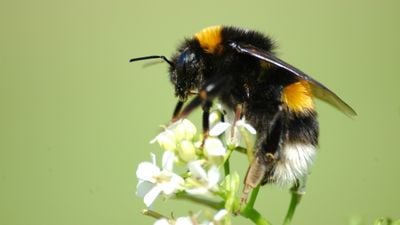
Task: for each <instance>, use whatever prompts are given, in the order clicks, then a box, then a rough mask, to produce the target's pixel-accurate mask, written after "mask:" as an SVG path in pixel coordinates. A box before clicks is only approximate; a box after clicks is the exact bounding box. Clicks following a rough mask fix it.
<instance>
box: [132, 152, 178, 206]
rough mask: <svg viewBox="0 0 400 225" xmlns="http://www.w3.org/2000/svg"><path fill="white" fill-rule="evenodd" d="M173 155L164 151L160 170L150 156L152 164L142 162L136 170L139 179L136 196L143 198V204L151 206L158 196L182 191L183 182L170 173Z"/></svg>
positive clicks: (153, 158)
mask: <svg viewBox="0 0 400 225" xmlns="http://www.w3.org/2000/svg"><path fill="white" fill-rule="evenodd" d="M174 160H175V154H174V153H173V152H171V151H165V152H164V154H163V158H162V169H160V168H159V167H157V165H156V160H155V155H154V154H152V163H150V162H142V163H140V164H139V166H138V169H137V170H136V176H137V177H138V179H139V182H138V185H137V193H136V194H137V195H138V196H140V197H143V200H144V204H146V206H147V207H149V206H151V204H152V203H153V202H154V200H155V199H156V198H157V197H158V195H160V194H161V193H162V194H165V195H167V196H169V195H172V194H174V193H176V192H177V191H178V190H180V189H182V185H183V183H184V180H183V178H182V177H180V176H179V175H177V174H175V173H173V172H172V169H173V163H174Z"/></svg>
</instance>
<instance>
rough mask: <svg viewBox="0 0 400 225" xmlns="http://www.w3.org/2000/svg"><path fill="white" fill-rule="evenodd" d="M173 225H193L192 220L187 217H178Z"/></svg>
mask: <svg viewBox="0 0 400 225" xmlns="http://www.w3.org/2000/svg"><path fill="white" fill-rule="evenodd" d="M175 225H193V222H192V219H191V218H190V217H188V216H186V217H179V218H178V219H177V220H176V222H175Z"/></svg>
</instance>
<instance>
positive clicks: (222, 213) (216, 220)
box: [207, 209, 228, 225]
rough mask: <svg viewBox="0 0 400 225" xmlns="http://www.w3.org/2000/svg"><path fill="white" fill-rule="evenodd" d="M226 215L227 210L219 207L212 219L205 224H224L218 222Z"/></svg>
mask: <svg viewBox="0 0 400 225" xmlns="http://www.w3.org/2000/svg"><path fill="white" fill-rule="evenodd" d="M227 215H228V210H226V209H221V210H219V211H218V212H217V213H216V214H215V215H214V218H213V221H212V222H210V223H208V224H207V225H217V224H224V223H220V222H221V221H222V220H223V219H224V218H225V217H226V216H227Z"/></svg>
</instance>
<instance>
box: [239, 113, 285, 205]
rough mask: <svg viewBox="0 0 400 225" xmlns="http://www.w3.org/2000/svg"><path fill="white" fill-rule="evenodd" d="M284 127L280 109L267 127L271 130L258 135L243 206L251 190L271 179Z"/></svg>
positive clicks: (244, 191) (242, 201)
mask: <svg viewBox="0 0 400 225" xmlns="http://www.w3.org/2000/svg"><path fill="white" fill-rule="evenodd" d="M283 127H284V126H283V122H282V113H281V110H278V111H277V113H276V114H275V115H274V117H273V120H272V121H271V125H270V127H269V129H268V128H266V130H270V132H268V133H267V134H265V135H263V134H262V133H260V134H259V136H258V137H257V152H256V154H255V157H254V158H253V161H252V162H251V164H250V166H249V168H248V170H247V174H246V177H245V179H244V187H243V192H242V197H241V202H240V204H241V206H242V205H243V204H246V203H247V198H248V195H249V193H250V191H251V190H253V189H254V188H256V187H257V186H259V185H264V184H266V183H267V182H268V181H269V178H270V177H269V175H270V173H271V171H272V170H273V167H274V165H275V163H276V160H278V159H276V156H275V155H276V154H277V153H279V146H280V143H281V141H282V136H283V135H282V134H283ZM250 204H254V203H250Z"/></svg>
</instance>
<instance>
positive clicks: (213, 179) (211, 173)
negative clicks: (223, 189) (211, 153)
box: [207, 166, 221, 188]
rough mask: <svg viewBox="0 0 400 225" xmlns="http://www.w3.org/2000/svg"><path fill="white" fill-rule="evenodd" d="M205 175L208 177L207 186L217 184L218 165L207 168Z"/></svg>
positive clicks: (211, 186)
mask: <svg viewBox="0 0 400 225" xmlns="http://www.w3.org/2000/svg"><path fill="white" fill-rule="evenodd" d="M207 177H208V188H213V187H214V186H215V185H217V184H218V181H219V179H220V177H221V175H220V173H219V170H218V167H216V166H212V167H211V168H210V170H208V172H207Z"/></svg>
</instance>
